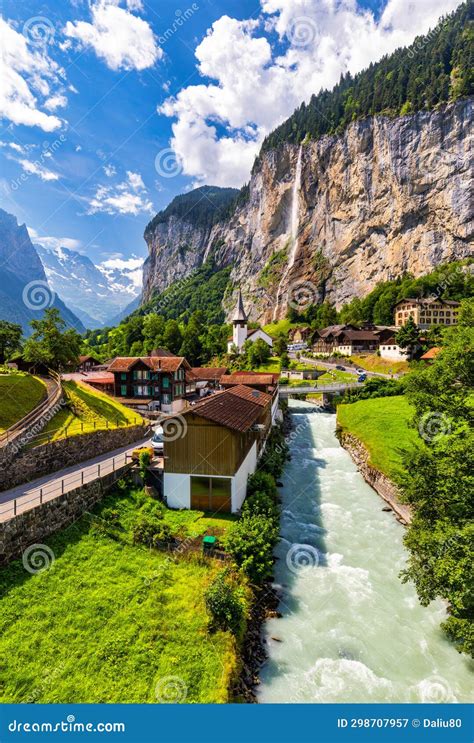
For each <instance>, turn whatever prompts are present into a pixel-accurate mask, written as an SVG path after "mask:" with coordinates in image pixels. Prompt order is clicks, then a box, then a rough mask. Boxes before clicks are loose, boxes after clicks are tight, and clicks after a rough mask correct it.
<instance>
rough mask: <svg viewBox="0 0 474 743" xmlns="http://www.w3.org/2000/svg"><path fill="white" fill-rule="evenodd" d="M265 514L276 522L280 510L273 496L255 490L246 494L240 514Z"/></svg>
mask: <svg viewBox="0 0 474 743" xmlns="http://www.w3.org/2000/svg"><path fill="white" fill-rule="evenodd" d="M252 515H255V516H266V517H267V518H269V519H272V521H275V522H276V523H278V520H279V516H280V511H279V508H278V506H277V504H276V501H275V499H274V498H272V496H271V495H268V493H265V492H257V493H252V495H250V496H247V500H246V501H245V503H244V505H243V506H242V516H243V517H244V518H245V516H252Z"/></svg>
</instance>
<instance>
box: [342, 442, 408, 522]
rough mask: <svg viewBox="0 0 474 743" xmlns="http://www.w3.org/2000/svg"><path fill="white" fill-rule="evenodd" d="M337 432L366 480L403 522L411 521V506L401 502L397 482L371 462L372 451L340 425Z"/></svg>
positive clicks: (343, 445)
mask: <svg viewBox="0 0 474 743" xmlns="http://www.w3.org/2000/svg"><path fill="white" fill-rule="evenodd" d="M336 434H337V437H338V439H339V441H340V443H341V446H342V447H344V449H346V450H347V451H348V452H349V454H350V455H351V457H352V460H353V462H354V463H355V464H356V466H357V469H358V470H359V472H360V474H361V475H362V477H363V478H364V480H365V482H366V483H367V484H368V485H370V487H371V488H373V489H374V490H375V492H376V493H378V494H379V495H380V497H381V498H382V499H383V500H384V501H385V502H386V503H387V504H388V506H390V508H391V510H392V511H393V513H394V514H395V516H396V517H397V519H398V521H400V523H401V524H403V525H404V526H406V525H407V524H409V523H411V519H412V513H411V509H410V507H409V506H407V505H406V504H404V503H402V502H401V500H400V494H399V491H398V488H397V486H396V485H395V483H394V482H392V481H391V480H390V478H389V477H387V476H386V475H384V474H383V472H380V470H378V469H376V468H375V467H372V465H370V464H369V460H370V452H369V450H368V449H367V447H366V446H364V444H363V443H362V441H360V440H359V439H358V438H356V437H355V436H353V435H352V434H350V433H347V432H346V431H344V430H342V428H340V427H339V428H337V429H336Z"/></svg>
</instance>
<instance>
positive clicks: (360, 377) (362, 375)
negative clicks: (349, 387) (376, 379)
mask: <svg viewBox="0 0 474 743" xmlns="http://www.w3.org/2000/svg"><path fill="white" fill-rule="evenodd" d="M366 379H367V374H359V376H358V377H357V381H358V382H365V380H366Z"/></svg>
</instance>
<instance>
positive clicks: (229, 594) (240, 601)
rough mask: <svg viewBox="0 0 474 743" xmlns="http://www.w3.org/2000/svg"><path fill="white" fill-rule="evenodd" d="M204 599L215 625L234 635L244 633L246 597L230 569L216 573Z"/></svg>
mask: <svg viewBox="0 0 474 743" xmlns="http://www.w3.org/2000/svg"><path fill="white" fill-rule="evenodd" d="M204 599H205V602H206V608H207V611H208V612H209V614H210V615H211V617H212V622H213V625H214V626H215V627H217V628H219V629H223V630H230V631H231V632H233V634H234V635H240V634H242V631H243V628H244V618H245V599H244V596H243V591H242V590H241V589H239V588H238V587H237V586H236V585H234V582H233V581H232V578H231V575H230V572H229V570H221V572H220V573H218V574H217V575H216V577H215V578H214V580H213V581H212V583H211V585H210V586H209V588H208V589H207V591H206V593H205V595H204Z"/></svg>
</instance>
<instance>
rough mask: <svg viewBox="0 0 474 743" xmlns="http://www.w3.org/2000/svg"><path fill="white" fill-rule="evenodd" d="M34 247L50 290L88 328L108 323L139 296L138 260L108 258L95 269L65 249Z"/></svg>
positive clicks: (85, 258)
mask: <svg viewBox="0 0 474 743" xmlns="http://www.w3.org/2000/svg"><path fill="white" fill-rule="evenodd" d="M35 247H36V250H37V252H38V255H39V257H40V259H41V262H42V264H43V266H44V270H45V273H46V276H47V277H48V281H49V283H50V285H51V286H52V288H53V290H54V291H55V292H57V293H58V294H59V295H60V296H61V297H63V298H64V300H65V302H66V303H67V304H68V306H69V307H70V308H71V309H72V310H73V312H75V313H76V315H77V316H78V317H79V318H80V319H81V321H82V322H83V324H84V325H85V326H86V327H88V328H97V327H101V326H103V325H107V324H109V323H112V320H114V319H115V318H116V317H117V316H118V315H120V314H121V313H122V312H123V311H124V309H125V308H126V307H127V306H128V305H129V304H130V303H131V302H133V301H134V300H135V299H136V298H137V297H139V295H140V293H141V288H142V259H141V258H131V259H129V260H123V259H121V258H110V259H109V260H107V261H104V262H103V263H99V264H98V265H97V266H96V265H94V264H93V263H92V261H91V260H90V258H88V257H87V256H86V255H82V254H81V253H78V252H77V251H75V250H70V249H69V248H63V247H58V248H50V247H48V248H46V247H44V246H42V245H38V244H36V245H35Z"/></svg>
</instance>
